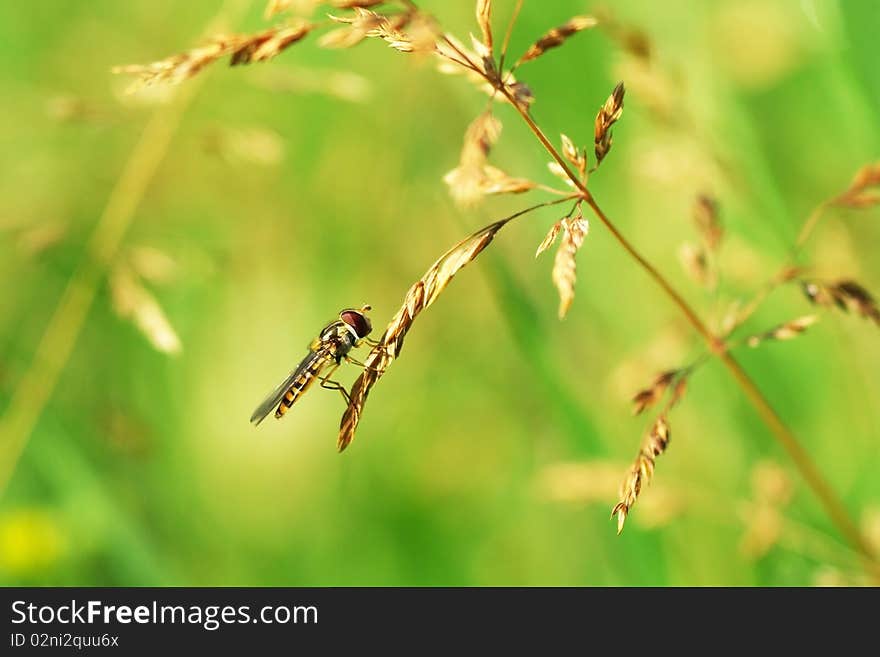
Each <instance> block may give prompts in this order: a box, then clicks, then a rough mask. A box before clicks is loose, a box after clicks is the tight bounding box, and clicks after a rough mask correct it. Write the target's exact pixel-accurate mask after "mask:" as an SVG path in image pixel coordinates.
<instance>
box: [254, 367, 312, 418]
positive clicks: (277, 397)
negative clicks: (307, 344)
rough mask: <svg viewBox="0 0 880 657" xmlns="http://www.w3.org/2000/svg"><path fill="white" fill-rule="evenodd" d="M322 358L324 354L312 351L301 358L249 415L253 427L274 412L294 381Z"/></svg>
mask: <svg viewBox="0 0 880 657" xmlns="http://www.w3.org/2000/svg"><path fill="white" fill-rule="evenodd" d="M323 358H324V354H323V353H322V352H321V351H313V352H311V353H309V355H308V356H306V357H305V358H303V360H302V362H301V363H300V364H299V365H298V366H297V367H296V369H295V370H293V371H292V372H291V373H290V374H288V375H287V378H286V379H284V381H282V382H281V383H279V384H278V387H277V388H275V389H274V390H273V391H272V392H271V393H269V395H268V396H267V397H266V399H264V400H263V403H262V404H260V405H259V406H257V409H256V410H255V411H254V412H253V415H251V423H252V424H253V425H254V426H258V425H259V424H260V422H262V421H263V420H265V419H266V416H267V415H269V413H271V412H272V411H273V410H275V407H276V406H278V404H280V403H281V400H282V399H283V398H284V393H286V392H287V391H288V390H289V389H290V386H292V385H293V383H294V381H296V380H297V379H298V378H299V376H300V375H301V374H302V373H303V372H305V371H306V370H307V369H308V368H310V367H312V366H313V365H314V364H315V362H316V361H318V360H320V359H323Z"/></svg>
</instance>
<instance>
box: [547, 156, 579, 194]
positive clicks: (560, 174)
mask: <svg viewBox="0 0 880 657" xmlns="http://www.w3.org/2000/svg"><path fill="white" fill-rule="evenodd" d="M547 169H548V170H549V171H550V173H552V174H553V175H554V176H556V177H557V178H559V180H561V181H562V182H564V183H565V184H566V185H567V186H568V187H572V188H574V183H573V182H572V181H571V178H569V177H568V174H567V173H566V172H565V169H564V168H563V167H562V165H561V164H559V162H557V161H556V160H550V161H549V162H548V163H547Z"/></svg>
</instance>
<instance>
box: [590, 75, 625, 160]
mask: <svg viewBox="0 0 880 657" xmlns="http://www.w3.org/2000/svg"><path fill="white" fill-rule="evenodd" d="M625 94H626V87H625V86H624V84H623V82H618V83H617V86H616V87H614V91H612V92H611V95H610V96H608V100H606V101H605V104H604V105H603V106H602V107H601V109H600V110H599V113H598V114H597V115H596V126H595V133H594V143H595V149H594V150H595V153H596V167H598V166H599V165H600V164H602V160H604V159H605V156H606V155H608V151H610V150H611V142H612V134H611V126H613V125H614V124H615V123H617V121H618V120H619V119H620V117H621V115H622V114H623V97H624V95H625Z"/></svg>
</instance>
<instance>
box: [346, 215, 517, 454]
mask: <svg viewBox="0 0 880 657" xmlns="http://www.w3.org/2000/svg"><path fill="white" fill-rule="evenodd" d="M516 216H518V215H514V216H512V217H508V218H506V219H502V220H501V221H496V222H495V223H492V224H489V225H488V226H486V227H485V228H483V229H481V230H479V231H477V232H476V233H474V234H473V235H470V236H469V237H467V238H465V239H463V240H462V241H461V242H459V243H458V244H456V245H455V246H453V247H452V248H451V249H449V251H447V252H446V253H444V254H443V255H442V256H441V257H440V258H439V259H438V260H437V261H436V262H435V263H434V264H433V265H431V267H430V268H429V269H428V271H426V272H425V274H424V275H423V276H422V277H421V278H420V279H419V280H418V281H416V283H415V284H414V285H413V286H412V287H411V288H410V289H409V291H408V292H407V293H406V297H405V299H404V303H403V305H402V306H401V308H400V310H398V311H397V314H395V315H394V317H392V319H391V322H389V324H388V326H387V327H386V328H385V332H384V333H383V334H382V337H381V338H380V340H379V344H378V345H377V346H376V347H374V348H373V350H372V351H370V353H369V355H368V356H367V358H366V360H365V361H364V365H365V368H364V371H363V372H362V373H361V375H360V376H358V378H357V379H356V380H355V382H354V384H353V385H352V387H351V390H350V391H349V397H350V400H351V401H350V403H349V405H348V407H347V408H346V409H345V412H344V413H343V415H342V422H341V423H340V427H339V437H338V439H337V443H336V445H337V448H338V449H339V451H342V450H344V449H345V448H346V447H348V445H349V444H350V443H351V441H352V440H353V439H354V434H355V431H356V430H357V426H358V423H359V422H360V418H361V414H362V412H363V408H364V404H365V403H366V401H367V395H369V393H370V389H371V388H372V387H373V386H374V385H375V384H376V382H377V381H378V380H379V378H380V377H381V376H382V375H383V374H384V373H385V371H386V370H387V369H388V367H389V365H391V363H392V361H394V360H395V359H396V358H398V357H399V356H400V351H401V349H403V340H404V338H405V337H406V334H407V332H408V331H409V330H410V328H411V327H412V325H413V322H414V321H415V318H416V317H418V315H419V313H421V312H422V311H423V310H425V308H427V307H428V306H430V305H431V304H432V303H434V301H436V300H437V297H438V296H439V295H440V293H441V292H442V291H443V290H444V289H446V286H448V285H449V283H450V282H451V281H452V279H453V277H454V276H455V275H456V274H457V273H458V272H459V271H460V270H461V269H462V268H463V267H464V266H465V265H467V264H468V263H469V262H471V261H472V260H474V258H476V257H477V256H478V255H479V254H480V253H481V252H482V251H483V249H485V248H486V247H487V246H489V244H490V243H491V242H492V240H493V239H494V237H495V234H496V233H497V232H498V231H499V230H501V229H502V228H503V227H504V226H505V225H506V224H507V223H508V222H509V221H510V220H511V219H513V218H514V217H516Z"/></svg>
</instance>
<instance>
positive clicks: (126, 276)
mask: <svg viewBox="0 0 880 657" xmlns="http://www.w3.org/2000/svg"><path fill="white" fill-rule="evenodd" d="M110 293H111V297H112V300H113V308H114V310H115V311H116V313H117V314H118V315H119V316H120V317H122V318H124V319H129V320H131V321H132V322H134V325H135V326H136V327H137V328H138V330H140V332H141V333H143V334H144V336H145V337H146V338H147V340H149V342H150V344H151V345H153V347H154V348H155V349H157V350H158V351H161V352H163V353H166V354H176V353H179V352H180V350H181V344H180V338H178V337H177V333H176V332H175V331H174V328H173V327H172V326H171V323H170V322H169V321H168V318H167V317H166V316H165V313H164V311H163V310H162V307H161V306H160V305H159V302H158V301H156V299H155V298H154V297H153V295H152V294H150V293H149V291H147V289H146V288H145V287H144V286H143V285H141V283H140V281H138V279H137V277H136V276H135V275H134V273H133V272H132V271H131V270H130V269H128V267H126V266H124V265H120V266H118V267H117V268H116V269H115V270H114V271H113V273H112V275H111V277H110Z"/></svg>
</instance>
